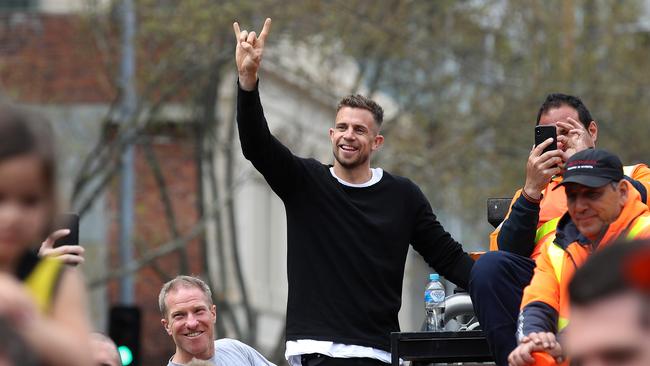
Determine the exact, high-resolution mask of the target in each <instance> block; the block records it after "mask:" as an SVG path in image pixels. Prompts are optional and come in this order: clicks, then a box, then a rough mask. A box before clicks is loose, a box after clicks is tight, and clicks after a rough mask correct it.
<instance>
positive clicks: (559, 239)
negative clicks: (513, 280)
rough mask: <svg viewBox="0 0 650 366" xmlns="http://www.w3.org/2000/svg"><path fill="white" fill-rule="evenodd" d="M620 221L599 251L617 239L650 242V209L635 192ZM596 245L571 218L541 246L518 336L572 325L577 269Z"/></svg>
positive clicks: (611, 229)
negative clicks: (570, 291) (570, 287)
mask: <svg viewBox="0 0 650 366" xmlns="http://www.w3.org/2000/svg"><path fill="white" fill-rule="evenodd" d="M625 184H628V185H629V187H628V188H629V194H628V198H627V201H626V203H625V206H624V207H623V210H622V211H621V214H620V215H619V217H618V219H616V221H614V222H613V223H611V224H610V225H609V228H608V229H607V232H606V233H605V235H604V236H603V238H602V239H601V240H600V243H599V244H598V245H597V247H596V249H595V250H600V249H602V248H604V247H607V246H608V245H610V244H611V243H612V242H614V241H615V240H616V239H617V238H619V237H620V238H628V239H634V238H639V239H640V238H650V209H648V206H646V205H645V204H644V203H643V202H642V201H641V195H640V193H639V192H638V191H637V190H635V189H632V184H631V183H630V182H627V181H626V182H625ZM594 247H595V246H594V245H593V244H592V243H590V242H589V240H588V239H587V238H585V237H584V236H582V235H581V234H580V233H579V232H578V229H577V228H576V226H575V224H574V223H573V222H572V221H571V217H570V216H569V214H568V213H567V214H565V215H564V216H562V218H561V219H560V222H559V223H558V225H557V232H556V233H555V235H551V236H549V237H547V238H546V239H545V240H543V241H542V243H541V248H540V251H539V255H538V257H537V260H536V265H537V266H536V268H535V274H534V275H533V279H532V281H531V283H530V285H528V287H526V288H525V289H524V296H523V300H522V304H521V312H520V315H519V324H518V328H517V336H518V337H519V338H521V337H523V336H525V335H528V334H530V333H531V332H553V333H556V334H557V333H558V332H559V331H560V330H562V329H563V328H564V327H565V326H566V325H567V324H568V322H569V296H568V284H569V282H570V280H571V278H572V277H573V274H574V273H575V271H576V269H577V268H578V267H580V266H582V264H584V262H585V261H586V260H587V258H588V257H589V256H590V255H591V253H592V252H593V251H594Z"/></svg>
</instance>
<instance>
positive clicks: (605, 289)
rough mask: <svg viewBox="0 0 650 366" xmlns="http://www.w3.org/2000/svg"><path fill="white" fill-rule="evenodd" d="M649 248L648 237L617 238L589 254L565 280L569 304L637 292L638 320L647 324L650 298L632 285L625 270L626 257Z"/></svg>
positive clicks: (649, 241) (590, 302) (582, 304)
mask: <svg viewBox="0 0 650 366" xmlns="http://www.w3.org/2000/svg"><path fill="white" fill-rule="evenodd" d="M649 247H650V240H635V241H628V240H618V241H616V242H614V243H612V244H611V245H609V246H608V247H607V248H603V249H602V250H600V251H598V252H596V253H595V254H594V255H592V256H591V257H589V259H588V260H587V262H586V263H585V264H584V265H583V266H582V267H580V268H579V269H578V270H577V271H576V273H575V275H574V276H573V279H572V280H571V282H570V283H569V299H570V301H571V305H574V306H579V307H585V306H589V305H591V304H593V303H595V302H597V301H600V300H602V299H605V298H608V297H612V296H615V295H619V294H623V293H625V292H630V291H633V292H638V293H639V294H640V295H641V298H642V300H643V307H642V309H643V310H642V314H641V322H642V324H643V325H644V326H646V327H650V308H649V307H648V306H649V305H650V297H649V295H648V294H643V293H642V292H641V291H639V290H637V289H636V288H635V287H634V286H632V284H631V283H630V281H629V280H628V279H627V277H626V273H625V269H626V267H627V262H628V261H629V259H630V258H632V257H634V256H635V255H638V253H640V252H641V251H644V250H647V249H648V248H649Z"/></svg>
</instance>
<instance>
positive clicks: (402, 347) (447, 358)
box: [391, 331, 493, 366]
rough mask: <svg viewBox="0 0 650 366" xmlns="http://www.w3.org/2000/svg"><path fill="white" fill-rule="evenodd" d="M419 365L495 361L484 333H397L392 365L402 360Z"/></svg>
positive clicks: (393, 342)
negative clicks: (425, 363) (421, 363)
mask: <svg viewBox="0 0 650 366" xmlns="http://www.w3.org/2000/svg"><path fill="white" fill-rule="evenodd" d="M400 358H402V359H404V360H407V361H419V362H443V363H444V362H448V363H451V362H488V361H493V359H492V355H490V349H489V348H488V345H487V341H486V340H485V336H484V335H483V332H481V331H462V332H411V333H407V332H405V333H401V332H394V333H392V334H391V362H392V363H391V365H392V366H399V359H400Z"/></svg>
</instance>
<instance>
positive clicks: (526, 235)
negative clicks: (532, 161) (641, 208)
mask: <svg viewBox="0 0 650 366" xmlns="http://www.w3.org/2000/svg"><path fill="white" fill-rule="evenodd" d="M624 172H625V175H626V179H628V181H630V183H632V185H633V186H634V188H636V190H637V191H639V192H640V194H641V198H642V201H643V202H644V203H647V196H648V193H650V168H648V166H647V165H645V164H637V165H630V166H625V167H624ZM561 182H562V177H554V178H553V179H552V180H551V182H550V183H549V184H548V185H547V186H546V188H544V190H543V191H542V194H543V196H542V201H541V202H540V203H539V204H536V203H533V202H530V201H528V200H527V199H525V198H524V197H523V196H521V189H520V190H518V191H517V192H516V193H515V195H514V197H513V198H512V203H511V204H510V210H509V212H508V215H507V216H506V219H505V220H504V221H503V222H502V223H501V225H499V227H497V228H496V229H495V230H494V231H493V232H492V233H491V234H490V250H504V251H508V252H512V253H515V254H519V255H522V256H525V257H530V258H532V259H533V260H534V259H535V258H537V256H539V253H540V249H541V244H542V242H543V241H544V239H546V238H547V237H548V236H550V235H553V234H554V233H555V227H556V226H557V223H558V221H559V219H560V217H561V216H562V215H564V214H565V213H566V211H567V206H566V196H565V194H564V187H559V188H558V189H556V190H553V189H554V188H555V187H556V186H557V185H558V184H560V183H561Z"/></svg>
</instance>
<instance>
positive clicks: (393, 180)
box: [382, 170, 424, 197]
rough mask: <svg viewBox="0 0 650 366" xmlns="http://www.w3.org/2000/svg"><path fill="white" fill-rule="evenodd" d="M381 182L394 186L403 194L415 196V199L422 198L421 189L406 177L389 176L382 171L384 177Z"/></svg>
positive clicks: (389, 174)
mask: <svg viewBox="0 0 650 366" xmlns="http://www.w3.org/2000/svg"><path fill="white" fill-rule="evenodd" d="M382 180H385V183H386V184H390V185H392V186H394V187H395V188H396V189H399V190H400V191H402V192H403V193H404V194H410V195H415V196H417V197H423V196H424V194H423V193H422V189H420V186H418V185H417V184H416V183H415V182H413V181H412V180H411V179H409V178H407V177H404V176H401V175H396V174H391V173H389V172H387V171H385V170H384V175H383V177H382Z"/></svg>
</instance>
